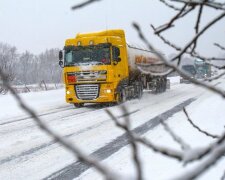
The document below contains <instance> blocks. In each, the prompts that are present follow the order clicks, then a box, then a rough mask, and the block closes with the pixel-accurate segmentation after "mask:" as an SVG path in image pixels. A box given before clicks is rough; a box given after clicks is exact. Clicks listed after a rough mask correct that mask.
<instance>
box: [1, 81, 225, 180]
mask: <svg viewBox="0 0 225 180" xmlns="http://www.w3.org/2000/svg"><path fill="white" fill-rule="evenodd" d="M205 94H206V92H205V90H204V89H201V88H199V87H195V86H193V85H192V84H176V85H173V86H172V87H171V89H170V90H168V91H167V92H165V93H163V94H157V95H156V94H151V93H149V92H145V93H144V96H143V98H142V99H141V100H137V99H135V100H131V101H128V102H126V103H124V105H125V106H126V107H127V108H128V112H129V113H128V114H129V117H130V120H131V125H132V129H134V130H135V128H136V129H137V128H140V127H145V126H146V123H153V120H154V118H156V117H159V115H161V116H162V113H168V111H169V110H170V114H169V115H168V117H166V116H162V117H161V118H165V119H167V118H169V117H170V116H172V115H173V114H175V113H176V112H177V111H180V110H181V109H179V110H178V109H176V108H177V105H181V107H182V106H186V105H188V104H190V103H191V102H192V101H193V100H195V103H197V102H198V103H199V101H198V99H201V98H202V97H204V98H202V99H203V100H201V102H202V101H205V100H206V98H208V97H209V96H208V95H205ZM210 96H211V94H210ZM22 97H23V99H24V101H25V102H27V104H29V105H30V106H31V107H33V108H34V109H35V111H36V112H37V114H38V115H39V116H40V117H41V119H42V120H43V121H44V122H45V123H46V124H47V125H48V126H49V127H51V129H53V130H54V131H56V132H57V133H58V134H60V135H61V136H63V137H64V138H66V139H68V140H69V141H70V142H71V143H74V144H76V145H77V146H79V147H80V148H81V149H82V150H83V151H84V152H85V153H87V154H93V155H96V156H98V158H99V159H101V160H104V162H105V163H106V164H107V165H112V162H115V163H116V164H117V163H121V164H120V165H119V166H117V167H118V168H117V169H116V170H115V171H118V172H120V171H121V173H122V174H125V175H128V176H131V175H134V174H135V171H133V170H132V168H133V167H132V166H131V167H130V166H128V164H129V163H127V161H126V160H125V159H126V158H121V157H126V156H127V154H129V152H128V153H127V152H126V151H127V149H126V148H127V143H126V142H125V139H120V141H121V142H123V143H124V142H125V143H124V144H122V145H120V146H119V148H117V149H113V148H112V149H111V151H109V153H108V154H107V153H106V154H105V153H104V151H103V150H102V148H103V149H104V148H107V147H108V148H109V149H110V146H109V145H113V147H114V146H117V145H118V143H119V142H118V143H117V141H116V140H117V139H118V138H121V137H122V136H123V135H124V132H123V131H122V130H120V129H119V128H117V127H116V126H115V124H114V123H113V121H112V120H111V119H110V117H109V116H108V115H107V114H106V112H105V109H106V108H107V109H109V110H110V111H111V112H112V113H113V114H115V115H116V116H117V117H118V119H120V120H123V119H124V117H125V116H127V114H124V112H122V111H121V109H120V108H119V106H113V107H101V106H96V105H91V104H90V105H87V106H85V107H84V108H80V109H75V108H74V107H73V106H72V105H69V104H66V103H65V101H64V90H63V89H61V90H54V91H47V92H36V93H29V94H22ZM182 103H184V104H182ZM0 104H1V114H0V135H1V136H0V179H43V178H46V177H56V178H62V177H69V179H70V178H75V177H77V176H79V175H80V176H79V178H81V179H82V178H84V179H93V178H96V179H99V176H98V175H97V174H96V173H94V172H93V170H92V169H89V170H87V171H85V172H84V170H82V171H81V172H80V173H71V172H67V170H70V169H71V168H72V167H74V166H76V168H78V169H79V164H77V163H75V162H76V158H75V157H74V156H73V155H71V154H70V153H69V152H68V151H67V150H65V149H64V148H63V147H62V146H61V145H59V144H58V143H56V142H54V141H53V140H52V138H51V137H49V136H47V135H46V134H45V133H44V132H42V131H41V130H40V129H39V128H38V127H37V125H36V124H35V122H34V121H33V120H32V119H31V118H29V117H27V115H26V114H24V113H23V112H22V111H21V110H20V109H19V108H18V107H17V105H16V104H15V102H14V100H13V99H12V97H11V96H10V95H7V96H0ZM174 108H175V109H174ZM178 114H179V113H178ZM158 124H159V123H156V122H155V124H151V125H152V127H151V128H148V129H147V130H145V131H144V132H143V133H140V134H147V135H148V136H153V137H154V136H156V137H154V138H156V140H157V136H159V137H158V139H160V132H163V130H162V129H161V128H159V126H158ZM221 124H222V123H221ZM223 124H225V123H223ZM174 126H175V128H177V127H178V126H176V124H175V125H174ZM156 127H157V128H156ZM181 128H184V126H181ZM217 129H218V128H217ZM217 129H216V130H217ZM155 134H157V135H155ZM163 134H165V133H164V132H163V133H162V135H163ZM206 142H209V141H206ZM110 143H111V144H110ZM112 143H114V144H112ZM166 144H168V143H166ZM171 144H173V143H172V142H171ZM107 145H108V146H107ZM124 152H126V153H125V155H124ZM144 153H145V151H144ZM117 154H119V156H116V155H117ZM118 157H120V158H119V159H120V161H118ZM110 159H111V160H110ZM122 159H123V160H124V161H122ZM131 164H132V163H131ZM145 164H146V163H145ZM123 165H124V166H125V167H126V168H125V169H123V168H122V167H123ZM88 168H89V167H87V168H86V169H88ZM162 168H163V167H162ZM118 169H119V170H118ZM127 169H128V170H129V172H126V170H127ZM65 170H66V171H65ZM147 171H148V170H147ZM65 172H66V173H65ZM83 172H84V173H83ZM156 172H157V171H155V173H152V175H153V179H154V175H157V177H159V176H158V174H157V173H156ZM81 173H83V174H81ZM145 174H146V176H147V177H148V175H149V174H148V173H145ZM162 177H163V176H162ZM164 177H165V176H164Z"/></svg>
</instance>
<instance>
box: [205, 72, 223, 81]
mask: <svg viewBox="0 0 225 180" xmlns="http://www.w3.org/2000/svg"><path fill="white" fill-rule="evenodd" d="M224 75H225V71H224V72H222V73H220V74H219V75H217V76H215V77H211V78H206V79H205V80H204V81H209V82H211V81H214V80H217V79H219V78H221V77H222V76H224Z"/></svg>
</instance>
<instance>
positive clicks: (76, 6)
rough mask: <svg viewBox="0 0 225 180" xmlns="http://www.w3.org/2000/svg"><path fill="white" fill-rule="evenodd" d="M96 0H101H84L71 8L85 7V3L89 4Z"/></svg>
mask: <svg viewBox="0 0 225 180" xmlns="http://www.w3.org/2000/svg"><path fill="white" fill-rule="evenodd" d="M97 1H101V0H88V1H85V2H83V3H81V4H78V5H75V6H73V7H72V8H71V9H72V10H76V9H80V8H83V7H86V6H87V5H90V4H92V3H94V2H97Z"/></svg>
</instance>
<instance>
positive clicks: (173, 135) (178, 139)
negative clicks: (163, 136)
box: [160, 120, 190, 150]
mask: <svg viewBox="0 0 225 180" xmlns="http://www.w3.org/2000/svg"><path fill="white" fill-rule="evenodd" d="M160 122H161V124H162V125H163V127H164V128H165V130H166V131H167V132H168V133H169V134H170V136H171V137H172V138H173V140H174V141H176V142H177V143H178V144H179V145H180V146H181V148H182V149H183V150H187V149H190V146H189V145H188V144H186V143H185V142H184V141H183V140H182V139H181V138H180V137H178V135H176V134H175V133H174V132H173V131H172V129H171V128H170V127H169V126H168V125H167V124H166V123H165V122H164V121H163V120H160Z"/></svg>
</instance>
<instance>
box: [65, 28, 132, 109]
mask: <svg viewBox="0 0 225 180" xmlns="http://www.w3.org/2000/svg"><path fill="white" fill-rule="evenodd" d="M61 60H62V55H61ZM61 63H62V62H61ZM126 78H128V61H127V54H126V41H125V34H124V31H123V30H108V31H103V32H96V33H88V34H77V36H76V38H73V39H67V40H66V42H65V47H64V71H63V79H64V83H65V88H66V101H67V102H68V103H73V104H74V105H75V106H82V105H83V104H84V103H106V102H117V101H120V99H119V96H118V92H117V87H118V84H119V83H120V82H122V81H123V80H125V79H126Z"/></svg>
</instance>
